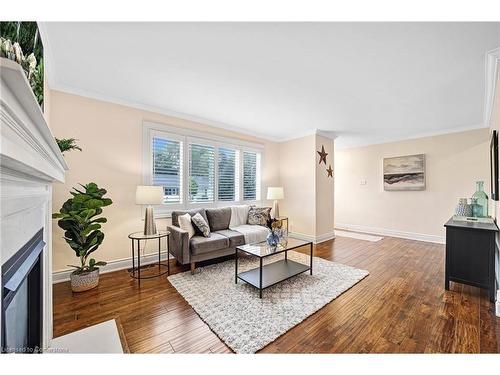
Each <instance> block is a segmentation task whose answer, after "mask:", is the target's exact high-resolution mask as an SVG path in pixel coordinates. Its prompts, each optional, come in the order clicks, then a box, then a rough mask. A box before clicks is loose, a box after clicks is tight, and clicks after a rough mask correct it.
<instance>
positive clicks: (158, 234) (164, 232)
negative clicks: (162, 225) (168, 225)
mask: <svg viewBox="0 0 500 375" xmlns="http://www.w3.org/2000/svg"><path fill="white" fill-rule="evenodd" d="M169 234H170V232H169V231H167V230H158V231H157V232H156V234H144V232H143V231H140V232H134V233H130V234H129V235H128V238H131V239H134V240H150V239H154V238H162V237H165V236H168V235H169Z"/></svg>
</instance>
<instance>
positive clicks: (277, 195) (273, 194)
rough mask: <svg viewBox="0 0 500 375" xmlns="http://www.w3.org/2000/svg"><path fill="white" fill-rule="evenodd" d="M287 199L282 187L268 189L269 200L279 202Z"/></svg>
mask: <svg viewBox="0 0 500 375" xmlns="http://www.w3.org/2000/svg"><path fill="white" fill-rule="evenodd" d="M283 198H285V193H284V192H283V188H282V187H268V188H267V199H272V200H277V199H283Z"/></svg>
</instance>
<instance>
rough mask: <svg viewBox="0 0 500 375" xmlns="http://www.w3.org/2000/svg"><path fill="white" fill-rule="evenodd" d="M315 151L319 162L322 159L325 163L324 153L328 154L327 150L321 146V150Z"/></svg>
mask: <svg viewBox="0 0 500 375" xmlns="http://www.w3.org/2000/svg"><path fill="white" fill-rule="evenodd" d="M316 152H317V153H318V154H319V164H321V162H322V161H323V162H325V165H326V155H328V152H325V147H324V146H321V151H316Z"/></svg>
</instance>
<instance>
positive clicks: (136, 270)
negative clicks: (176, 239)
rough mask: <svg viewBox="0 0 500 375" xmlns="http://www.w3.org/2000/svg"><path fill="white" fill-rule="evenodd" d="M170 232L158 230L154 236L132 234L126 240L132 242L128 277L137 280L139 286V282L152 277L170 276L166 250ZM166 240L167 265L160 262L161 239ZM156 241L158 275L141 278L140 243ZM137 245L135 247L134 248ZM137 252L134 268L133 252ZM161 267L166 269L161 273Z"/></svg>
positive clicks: (168, 256)
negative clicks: (128, 239) (130, 265)
mask: <svg viewBox="0 0 500 375" xmlns="http://www.w3.org/2000/svg"><path fill="white" fill-rule="evenodd" d="M169 236H170V232H169V231H166V230H159V231H158V233H156V234H144V233H143V232H142V231H141V232H134V233H130V234H129V235H128V238H130V239H131V240H132V270H131V271H130V277H133V278H134V279H137V280H138V281H139V285H141V280H144V279H152V278H154V277H160V276H163V275H169V274H170V254H169V249H168V237H169ZM162 238H166V239H167V242H166V244H167V245H166V248H167V264H163V263H162V262H161V239H162ZM156 239H157V240H158V273H157V274H155V275H151V276H141V241H146V240H156ZM136 245H137V246H136ZM136 250H137V267H136V266H135V251H136ZM161 267H167V270H166V271H164V272H162V271H161Z"/></svg>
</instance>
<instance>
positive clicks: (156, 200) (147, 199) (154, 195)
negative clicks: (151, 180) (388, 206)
mask: <svg viewBox="0 0 500 375" xmlns="http://www.w3.org/2000/svg"><path fill="white" fill-rule="evenodd" d="M163 196H164V193H163V187H161V186H137V189H136V191H135V203H136V204H161V203H163Z"/></svg>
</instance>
